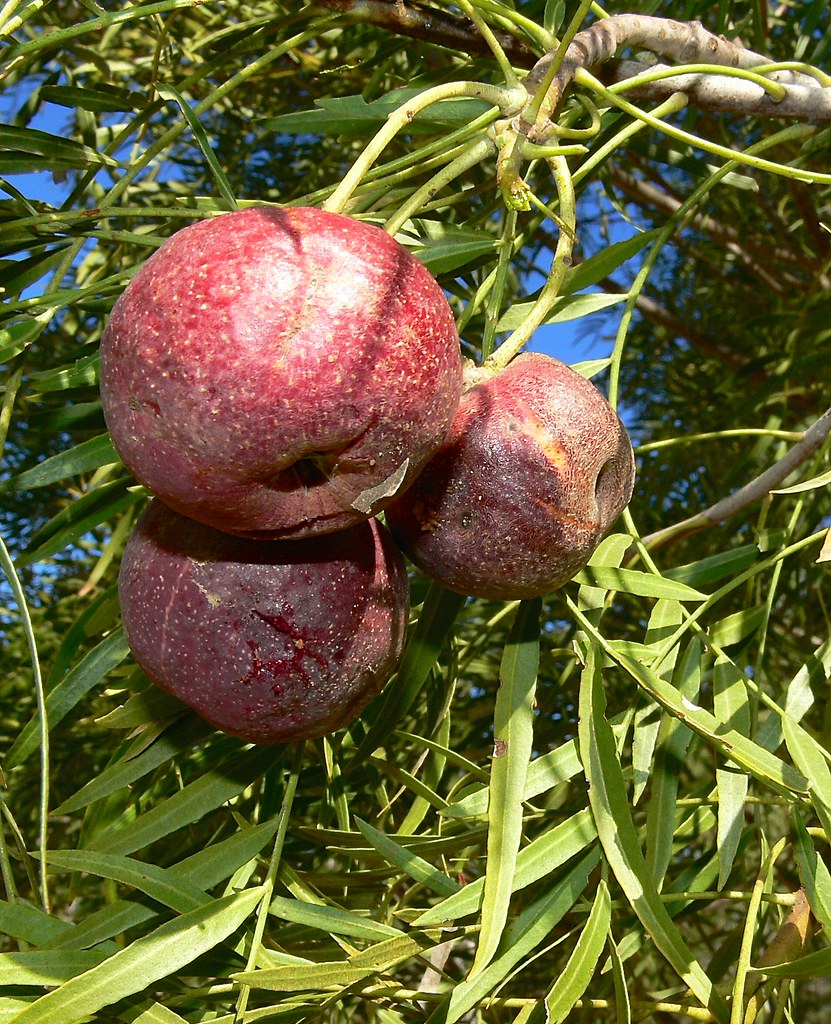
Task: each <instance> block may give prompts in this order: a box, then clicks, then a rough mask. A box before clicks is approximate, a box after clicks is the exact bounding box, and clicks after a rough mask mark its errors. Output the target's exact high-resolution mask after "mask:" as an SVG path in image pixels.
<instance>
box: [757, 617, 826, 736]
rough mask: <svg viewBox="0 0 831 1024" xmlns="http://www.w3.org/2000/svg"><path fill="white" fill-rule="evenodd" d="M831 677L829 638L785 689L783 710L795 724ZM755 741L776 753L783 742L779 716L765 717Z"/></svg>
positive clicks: (771, 714)
mask: <svg viewBox="0 0 831 1024" xmlns="http://www.w3.org/2000/svg"><path fill="white" fill-rule="evenodd" d="M828 678H831V637H829V639H827V640H826V641H824V643H822V644H820V645H819V647H818V648H817V649H816V651H814V653H813V654H812V655H811V656H810V657H809V658H808V659H807V660H806V661H805V664H804V665H803V666H802V667H801V668H800V669H799V671H798V672H797V673H796V675H795V676H794V677H793V679H792V680H791V681H790V682H789V683H788V685H787V687H786V690H785V703H784V710H785V714H787V715H788V716H789V717H790V718H792V719H793V720H794V721H795V722H800V721H801V720H802V718H803V717H804V716H805V714H807V712H808V710H809V709H810V708H811V707H812V706H813V704H814V699H815V698H814V693H815V691H816V689H817V687H819V686H821V685H822V684H823V683H824V682H825V681H826V680H827V679H828ZM756 739H757V741H758V742H759V743H761V744H762V746H764V747H766V748H767V749H768V750H776V749H777V748H778V746H779V745H780V743H782V741H783V739H784V735H783V732H782V722H781V720H780V716H779V715H777V714H776V713H775V712H771V713H770V714H768V717H767V718H766V719H765V721H764V722H763V723H762V725H761V727H760V729H759V732H758V734H757V736H756Z"/></svg>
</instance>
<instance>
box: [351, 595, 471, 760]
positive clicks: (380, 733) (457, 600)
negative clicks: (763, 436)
mask: <svg viewBox="0 0 831 1024" xmlns="http://www.w3.org/2000/svg"><path fill="white" fill-rule="evenodd" d="M464 603H465V598H464V597H462V596H461V595H460V594H455V593H454V592H453V591H451V590H446V589H445V588H444V587H442V586H440V585H439V584H438V583H434V584H432V585H431V587H430V589H429V590H428V591H427V596H426V598H425V599H424V604H423V605H422V608H421V614H420V615H419V617H418V622H417V623H416V626H415V628H414V630H413V632H412V635H411V637H410V640H409V642H408V644H407V647H406V649H405V651H404V655H403V657H402V658H401V664H400V665H399V666H398V672H397V673H396V675H395V678H394V679H393V680H392V682H391V683H390V684H389V685H388V686H387V687H386V688H385V690H384V693H383V696H382V698H381V704H380V707H379V709H378V715H377V717H376V718H375V720H374V721H373V723H372V725H371V726H370V727H369V730H368V732H367V734H366V736H364V738H363V740H362V741H361V743H360V745H359V747H358V749H357V751H356V752H355V755H354V757H353V758H352V759H351V760H350V762H349V764H348V766H347V770H349V769H353V768H355V767H357V766H358V765H359V764H361V763H362V762H363V761H364V760H365V759H366V758H367V757H368V756H369V755H370V754H371V753H372V752H373V751H374V750H375V748H376V747H379V746H383V744H384V743H385V742H386V741H387V739H388V738H389V735H390V733H391V732H392V731H393V730H394V729H395V727H396V725H397V724H398V723H399V722H400V721H401V719H402V718H403V717H404V715H406V713H407V712H408V711H409V709H410V708H411V707H412V704H413V701H414V700H415V699H416V697H417V696H418V694H419V692H420V691H421V688H422V687H423V686H424V684H425V682H426V681H427V678H428V676H429V675H430V670H431V669H432V668H433V665H435V663H436V659H437V658H438V656H439V654H440V652H441V649H442V647H443V646H444V643H445V641H446V640H447V637H448V636H449V634H450V632H451V630H452V628H453V623H454V621H455V619H456V616H457V614H458V613H459V610H460V609H461V607H462V605H464Z"/></svg>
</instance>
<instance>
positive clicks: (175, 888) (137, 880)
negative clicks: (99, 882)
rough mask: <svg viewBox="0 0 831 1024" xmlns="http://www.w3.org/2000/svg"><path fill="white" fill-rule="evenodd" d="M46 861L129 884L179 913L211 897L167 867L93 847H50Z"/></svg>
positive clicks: (203, 903)
mask: <svg viewBox="0 0 831 1024" xmlns="http://www.w3.org/2000/svg"><path fill="white" fill-rule="evenodd" d="M47 863H48V864H49V867H50V868H51V869H53V870H54V869H55V868H64V869H65V870H67V871H86V872H88V873H89V874H91V875H99V876H100V877H101V878H110V879H112V880H113V881H115V882H121V883H122V885H129V886H131V887H132V888H134V889H138V890H139V891H140V892H143V893H146V894H147V895H148V896H149V897H150V898H151V899H154V900H156V901H157V902H158V903H161V904H162V905H163V906H165V907H170V909H171V910H175V911H177V912H178V913H180V914H184V913H187V912H188V911H190V910H196V909H197V908H198V907H201V906H204V905H205V904H206V903H209V902H210V901H211V898H210V896H208V894H207V893H206V892H204V891H203V890H202V889H200V888H198V886H195V885H191V884H190V883H189V882H188V881H186V880H185V879H183V878H177V877H176V875H175V874H173V873H172V872H171V871H168V870H167V869H166V868H161V867H157V866H156V865H155V864H148V863H144V862H142V861H138V860H134V859H132V858H131V857H121V856H118V855H117V854H112V853H96V852H94V851H93V850H49V852H48V853H47Z"/></svg>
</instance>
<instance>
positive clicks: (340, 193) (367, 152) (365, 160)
mask: <svg viewBox="0 0 831 1024" xmlns="http://www.w3.org/2000/svg"><path fill="white" fill-rule="evenodd" d="M520 92H521V93H522V98H523V99H524V97H525V95H526V94H525V90H524V89H520V90H509V89H504V88H502V87H500V86H495V85H485V84H480V83H479V82H446V83H444V84H443V85H436V86H434V87H433V88H432V89H427V90H425V91H424V92H423V93H421V94H420V95H418V96H415V97H413V98H412V99H410V100H408V101H407V102H406V103H403V104H402V105H401V106H400V107H399V108H398V109H397V110H394V111H393V112H392V113H391V114H390V115H389V116H388V118H387V122H386V124H385V125H384V126H383V128H381V129H380V130H379V131H378V132H377V133H376V134H375V136H374V138H372V139H371V140H370V142H369V144H368V145H367V147H366V148H365V149H364V151H363V153H361V155H360V156H359V157H358V159H357V160H356V161H355V162H354V163H353V164H352V166H351V167H350V168H349V170H348V171H347V173H346V175H345V177H344V178H343V180H342V181H341V183H340V184H339V185H338V187H337V188H336V189H335V191H334V192H333V193H332V195H331V196H329V198H328V199H327V200H326V202H325V203H324V204H323V209H324V210H328V211H329V212H330V213H343V211H344V209H345V208H346V205H347V204H348V202H349V200H350V198H351V196H352V193H353V192H354V191H355V189H356V188H357V187H358V185H359V184H360V182H361V181H362V179H363V177H364V175H365V174H366V173H367V171H368V170H369V168H370V167H371V166H372V165H373V164H374V163H375V161H376V160H377V159H378V157H379V156H380V155H381V153H383V151H384V150H385V149H386V148H387V146H388V145H389V144H390V142H392V140H393V139H394V138H395V136H396V135H397V134H398V133H399V132H400V131H401V130H402V129H403V128H406V127H407V125H408V124H409V123H410V122H411V121H412V120H413V118H414V117H415V116H416V114H418V113H419V111H422V110H425V109H426V108H427V107H429V106H432V104H434V103H439V102H440V101H441V100H446V99H459V98H462V99H465V98H468V99H469V98H472V99H481V100H485V101H486V102H488V103H490V104H491V105H492V106H494V107H498V108H499V109H500V110H502V111H503V113H505V114H506V116H507V115H509V114H510V112H511V111H512V110H515V109H516V107H517V101H518V99H519V93H520ZM520 102H521V101H520Z"/></svg>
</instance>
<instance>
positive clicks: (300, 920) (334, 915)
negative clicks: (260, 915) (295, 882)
mask: <svg viewBox="0 0 831 1024" xmlns="http://www.w3.org/2000/svg"><path fill="white" fill-rule="evenodd" d="M268 910H269V913H270V914H274V916H275V917H280V918H282V919H283V920H284V921H292V922H293V923H294V924H302V925H305V926H306V927H307V928H313V929H315V931H322V932H326V934H327V935H350V936H351V937H352V938H355V939H370V940H371V941H373V942H377V941H378V939H384V938H389V937H396V938H397V937H398V936H399V935H400V934H401V932H400V931H399V930H398V929H397V928H392V927H391V926H390V925H388V924H380V923H379V922H378V921H371V920H370V919H369V918H365V917H360V916H359V915H358V914H354V913H352V912H351V911H349V910H341V909H340V908H338V907H322V906H320V904H318V903H305V902H304V901H302V900H290V899H286V898H285V897H284V896H275V897H274V899H272V901H271V903H270V904H269V906H268Z"/></svg>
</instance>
